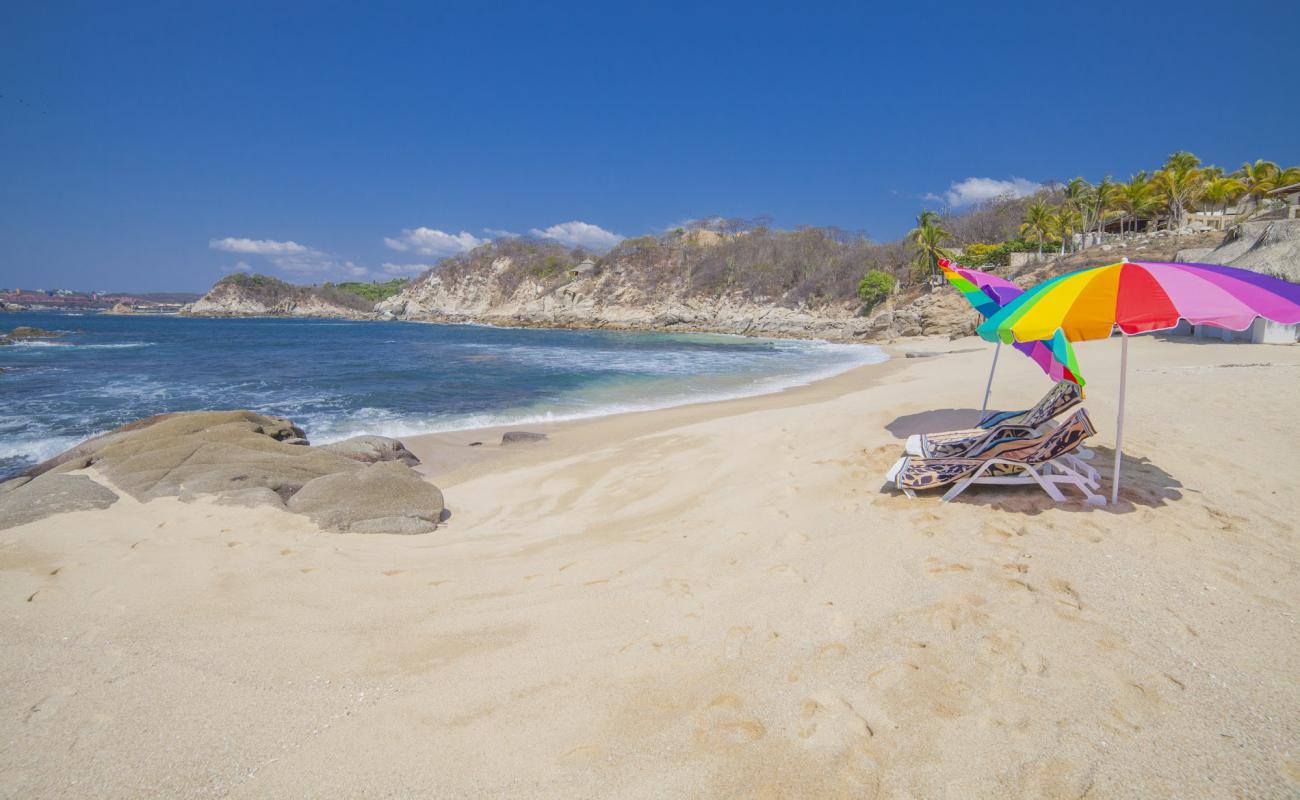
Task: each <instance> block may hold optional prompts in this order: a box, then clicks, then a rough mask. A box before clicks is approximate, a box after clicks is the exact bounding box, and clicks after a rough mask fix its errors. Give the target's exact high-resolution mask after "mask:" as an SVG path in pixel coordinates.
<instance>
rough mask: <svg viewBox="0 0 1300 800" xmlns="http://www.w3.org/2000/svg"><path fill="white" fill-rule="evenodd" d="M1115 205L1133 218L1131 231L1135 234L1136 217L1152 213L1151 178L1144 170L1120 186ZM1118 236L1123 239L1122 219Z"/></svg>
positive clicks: (1153, 203)
mask: <svg viewBox="0 0 1300 800" xmlns="http://www.w3.org/2000/svg"><path fill="white" fill-rule="evenodd" d="M1116 205H1117V207H1118V208H1120V209H1122V210H1123V211H1124V212H1125V213H1127V214H1128V215H1129V216H1130V217H1132V218H1133V230H1134V232H1136V231H1137V221H1138V216H1139V215H1142V214H1146V213H1148V212H1150V211H1152V210H1153V206H1154V205H1155V202H1154V199H1153V198H1152V187H1151V177H1150V176H1149V175H1147V171H1146V170H1142V171H1141V172H1138V173H1137V174H1136V175H1133V176H1132V177H1130V178H1129V179H1128V183H1125V184H1121V185H1120V187H1119V192H1118V195H1117V197H1116ZM1119 235H1120V238H1121V239H1122V238H1124V221H1123V220H1122V219H1121V220H1120V224H1119Z"/></svg>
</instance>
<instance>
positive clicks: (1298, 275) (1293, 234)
mask: <svg viewBox="0 0 1300 800" xmlns="http://www.w3.org/2000/svg"><path fill="white" fill-rule="evenodd" d="M1175 260H1177V261H1191V262H1201V263H1203V264H1223V265H1224V266H1228V267H1240V268H1241V269H1248V270H1251V271H1253V272H1262V273H1263V274H1265V275H1272V276H1273V277H1275V278H1281V279H1283V280H1287V281H1291V282H1293V283H1300V219H1275V220H1264V221H1259V222H1243V223H1241V224H1240V225H1236V226H1234V227H1232V228H1230V229H1229V230H1228V232H1227V235H1226V236H1224V238H1223V242H1222V243H1221V244H1219V245H1218V246H1217V247H1198V248H1188V249H1184V250H1180V251H1178V256H1177V258H1176V259H1175Z"/></svg>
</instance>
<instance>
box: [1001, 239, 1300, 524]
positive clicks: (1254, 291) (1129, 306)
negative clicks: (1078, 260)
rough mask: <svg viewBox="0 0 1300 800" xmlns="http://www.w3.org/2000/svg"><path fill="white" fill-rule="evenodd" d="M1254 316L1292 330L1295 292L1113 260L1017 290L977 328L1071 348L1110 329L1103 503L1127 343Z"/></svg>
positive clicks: (1280, 283) (1298, 317)
mask: <svg viewBox="0 0 1300 800" xmlns="http://www.w3.org/2000/svg"><path fill="white" fill-rule="evenodd" d="M1257 317H1262V318H1264V319H1266V320H1269V321H1271V322H1278V323H1282V324H1288V325H1290V324H1295V323H1300V285H1296V284H1293V283H1288V282H1286V281H1284V280H1280V279H1278V278H1273V277H1269V276H1268V275H1261V274H1259V273H1257V272H1250V271H1248V270H1244V269H1235V268H1233V267H1224V266H1219V265H1218V264H1163V263H1152V262H1145V261H1121V262H1120V263H1118V264H1107V265H1106V266H1104V267H1090V268H1088V269H1082V270H1079V271H1077V272H1071V273H1068V274H1065V275H1060V276H1058V277H1055V278H1052V279H1051V280H1049V281H1045V282H1043V283H1040V284H1039V285H1037V286H1035V287H1033V288H1032V289H1029V290H1027V291H1025V292H1024V293H1023V294H1021V295H1020V296H1019V297H1017V298H1015V299H1014V300H1012V301H1011V302H1009V303H1007V304H1006V305H1005V306H1004V307H1003V308H1002V310H1001V311H999V312H998V313H997V314H995V315H994V316H992V317H990V318H989V319H988V320H986V321H985V322H984V324H983V325H980V327H979V335H980V336H982V337H984V338H985V339H987V340H988V341H990V342H994V341H1001V342H1032V341H1038V340H1042V339H1047V338H1051V337H1054V336H1057V335H1058V334H1059V335H1062V336H1064V337H1065V338H1066V339H1068V340H1069V341H1071V342H1079V341H1085V340H1088V339H1105V338H1108V337H1109V336H1110V335H1111V333H1112V332H1113V331H1114V330H1115V329H1116V328H1118V329H1119V331H1120V333H1121V334H1123V336H1122V339H1123V347H1122V349H1121V351H1120V382H1119V416H1118V419H1117V421H1116V426H1115V469H1114V472H1113V473H1112V478H1111V502H1112V503H1114V502H1116V501H1117V500H1118V499H1119V475H1120V462H1121V458H1122V454H1121V449H1122V447H1123V441H1124V390H1125V384H1126V381H1127V377H1128V337H1129V336H1131V335H1134V334H1138V333H1149V332H1151V331H1164V330H1171V329H1173V328H1176V327H1178V324H1179V322H1180V321H1187V322H1190V323H1192V324H1193V325H1212V326H1214V327H1218V328H1226V329H1228V330H1232V331H1241V330H1245V329H1246V328H1249V327H1250V325H1251V323H1253V322H1254V321H1255V319H1256V318H1257Z"/></svg>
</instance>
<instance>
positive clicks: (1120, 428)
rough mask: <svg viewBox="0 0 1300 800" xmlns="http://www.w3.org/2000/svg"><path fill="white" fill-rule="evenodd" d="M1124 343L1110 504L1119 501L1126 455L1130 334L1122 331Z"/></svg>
mask: <svg viewBox="0 0 1300 800" xmlns="http://www.w3.org/2000/svg"><path fill="white" fill-rule="evenodd" d="M1120 338H1122V339H1123V340H1124V344H1123V346H1122V347H1121V349H1120V351H1119V354H1120V355H1119V416H1118V418H1117V419H1116V420H1115V471H1114V472H1112V473H1111V479H1110V504H1111V505H1115V504H1116V503H1118V502H1119V467H1120V460H1121V459H1122V458H1123V457H1124V454H1123V448H1124V389H1125V388H1126V387H1125V384H1126V383H1127V382H1128V336H1126V335H1125V334H1124V333H1120Z"/></svg>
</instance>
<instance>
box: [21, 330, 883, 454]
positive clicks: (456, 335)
mask: <svg viewBox="0 0 1300 800" xmlns="http://www.w3.org/2000/svg"><path fill="white" fill-rule="evenodd" d="M18 325H33V326H37V327H41V328H47V329H53V330H62V331H67V332H68V335H67V336H66V337H64V338H61V339H55V340H48V341H38V342H31V343H27V344H20V345H15V346H11V347H0V367H3V368H4V371H3V372H0V475H6V474H12V473H14V472H17V471H20V470H22V469H24V468H26V467H27V466H30V465H31V464H33V463H36V462H38V461H40V460H43V459H45V458H49V457H50V456H53V455H56V454H58V453H60V452H62V451H63V450H65V449H67V448H68V447H71V446H72V445H74V444H76V443H77V442H79V441H80V440H82V439H84V438H86V437H87V436H91V435H94V434H96V433H101V432H103V431H106V430H109V429H111V428H113V427H116V426H118V425H121V424H123V423H126V422H130V421H131V420H134V419H138V418H140V417H144V416H148V415H150V414H159V413H162V412H165V411H189V410H197V409H219V408H251V409H254V410H257V411H261V412H265V413H270V414H276V415H281V416H286V417H289V418H290V419H292V420H294V421H295V422H297V423H298V424H299V425H300V426H302V427H303V428H304V429H306V431H307V435H308V438H310V439H311V441H312V442H314V443H322V442H327V441H332V440H336V439H342V438H346V437H348V436H355V435H357V434H360V433H379V434H385V435H390V436H402V435H409V434H415V433H428V432H436V431H446V430H457V429H465V428H474V427H482V426H485V425H497V424H511V423H520V424H526V423H530V422H539V421H553V420H564V419H576V418H580V417H589V416H600V415H604V414H611V413H618V412H621V411H635V410H644V409H651V408H664V407H668V406H672V405H681V404H684V403H690V402H699V401H704V400H711V399H722V398H728V397H739V396H743V395H750V394H759V393H763V392H772V391H779V390H780V389H783V388H787V387H789V386H794V385H798V384H802V383H807V382H809V381H812V380H816V379H818V378H822V377H827V376H829V375H833V374H836V373H839V372H842V371H844V370H846V369H849V368H851V367H854V366H857V365H859V364H869V363H876V362H879V361H883V360H885V358H886V357H885V355H884V353H883V352H882V351H880V349H879V348H876V347H871V346H866V345H841V344H829V343H826V342H808V341H777V340H766V339H752V338H742V337H737V336H714V335H690V334H654V333H615V332H606V331H567V330H523V329H514V328H493V327H487V326H480V325H423V324H412V323H397V322H347V321H333V320H293V319H188V318H181V317H127V316H121V317H118V316H96V315H90V314H88V315H84V316H74V315H59V314H7V315H4V316H3V317H0V326H3V327H4V329H6V330H7V329H9V328H12V327H15V326H18Z"/></svg>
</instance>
